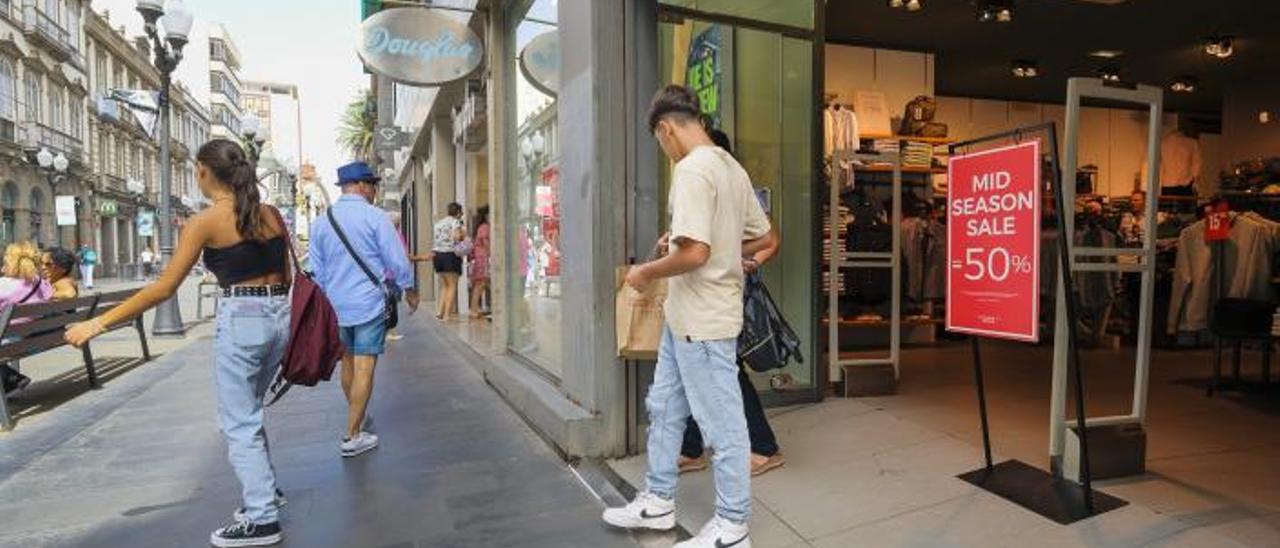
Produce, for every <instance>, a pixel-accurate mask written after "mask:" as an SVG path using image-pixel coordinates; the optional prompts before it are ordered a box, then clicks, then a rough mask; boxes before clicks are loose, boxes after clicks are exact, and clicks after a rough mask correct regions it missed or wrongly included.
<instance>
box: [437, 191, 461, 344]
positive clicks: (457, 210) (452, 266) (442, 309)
mask: <svg viewBox="0 0 1280 548" xmlns="http://www.w3.org/2000/svg"><path fill="white" fill-rule="evenodd" d="M446 213H447V214H446V215H445V216H444V218H443V219H440V220H439V221H436V225H435V227H434V228H435V229H434V231H433V232H434V233H433V236H434V238H433V240H434V241H433V243H432V246H431V251H432V252H433V253H435V258H434V259H433V261H432V264H433V266H435V269H436V274H437V275H438V276H440V286H441V289H440V302H439V303H437V307H436V308H437V311H436V319H438V320H449V319H452V318H453V317H454V316H456V315H457V313H458V278H461V277H462V256H461V255H459V254H458V249H457V248H458V243H459V242H461V241H463V240H465V239H466V238H467V231H466V228H465V227H466V225H464V224H463V223H462V205H461V204H458V203H456V202H455V203H451V204H449V206H448V208H447V209H446Z"/></svg>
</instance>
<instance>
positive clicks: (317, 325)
mask: <svg viewBox="0 0 1280 548" xmlns="http://www.w3.org/2000/svg"><path fill="white" fill-rule="evenodd" d="M271 211H272V212H273V213H275V216H276V220H277V221H278V222H279V223H280V226H282V227H287V226H288V225H286V224H285V223H284V218H282V217H281V216H280V211H279V210H277V209H276V208H274V207H273V208H271ZM285 245H287V246H288V247H289V256H290V257H292V258H293V280H292V283H291V284H290V287H291V289H290V292H289V305H290V309H289V343H288V344H287V345H285V352H284V359H282V360H280V371H279V372H278V373H277V374H276V378H275V380H274V381H272V383H271V394H272V396H271V400H270V402H269V403H268V404H267V405H271V404H273V403H275V402H277V401H279V400H280V398H281V397H283V396H284V395H285V393H286V392H288V391H289V389H290V388H292V387H293V385H295V384H300V385H302V386H315V385H316V384H319V383H320V381H327V380H329V379H330V378H332V377H333V370H334V368H335V366H336V365H337V364H338V360H340V359H342V352H343V348H342V342H341V340H340V338H339V337H338V314H337V313H336V312H334V311H333V304H332V303H330V302H329V297H327V296H325V294H324V290H322V289H320V284H317V283H316V281H315V279H313V278H312V277H311V273H310V272H307V271H305V270H303V269H302V264H301V263H299V262H298V254H297V252H296V251H295V250H294V248H293V239H292V237H291V236H289V234H288V233H287V232H286V234H285Z"/></svg>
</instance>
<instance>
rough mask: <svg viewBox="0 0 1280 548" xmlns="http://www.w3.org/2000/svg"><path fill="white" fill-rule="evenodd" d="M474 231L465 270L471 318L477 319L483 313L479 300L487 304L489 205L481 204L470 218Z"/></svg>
mask: <svg viewBox="0 0 1280 548" xmlns="http://www.w3.org/2000/svg"><path fill="white" fill-rule="evenodd" d="M472 223H473V224H474V225H475V233H474V235H473V236H472V242H474V245H473V247H472V248H471V265H470V267H469V270H468V271H467V273H468V276H469V278H470V279H471V319H479V318H481V317H483V316H484V315H485V313H484V310H483V309H482V308H481V301H482V300H483V301H484V304H486V305H487V304H489V303H488V300H487V299H486V298H485V293H486V292H487V291H489V245H490V242H489V206H481V207H480V209H479V210H477V211H476V216H475V218H474V219H472Z"/></svg>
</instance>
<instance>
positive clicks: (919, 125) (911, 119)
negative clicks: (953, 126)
mask: <svg viewBox="0 0 1280 548" xmlns="http://www.w3.org/2000/svg"><path fill="white" fill-rule="evenodd" d="M937 113H938V102H937V101H935V100H934V98H933V97H929V96H928V95H919V96H916V98H915V99H912V100H911V101H908V102H907V107H906V110H905V112H903V113H902V125H901V126H900V127H899V128H898V134H900V135H923V134H922V131H924V128H925V126H927V125H928V124H929V123H931V122H933V117H934V116H936V115H937ZM942 129H943V130H944V132H945V130H946V126H945V125H944V126H943V128H942ZM934 131H936V129H935V130H934Z"/></svg>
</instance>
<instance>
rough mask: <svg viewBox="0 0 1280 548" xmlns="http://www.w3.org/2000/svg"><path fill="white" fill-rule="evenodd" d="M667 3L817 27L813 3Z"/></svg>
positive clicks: (743, 0) (798, 0)
mask: <svg viewBox="0 0 1280 548" xmlns="http://www.w3.org/2000/svg"><path fill="white" fill-rule="evenodd" d="M661 2H662V3H663V4H670V5H672V6H680V7H684V8H690V9H695V10H698V11H702V12H706V13H711V14H719V15H732V16H735V17H743V18H746V19H753V20H756V21H764V22H768V23H777V24H780V25H788V26H792V27H799V28H804V29H812V28H813V0H661Z"/></svg>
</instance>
